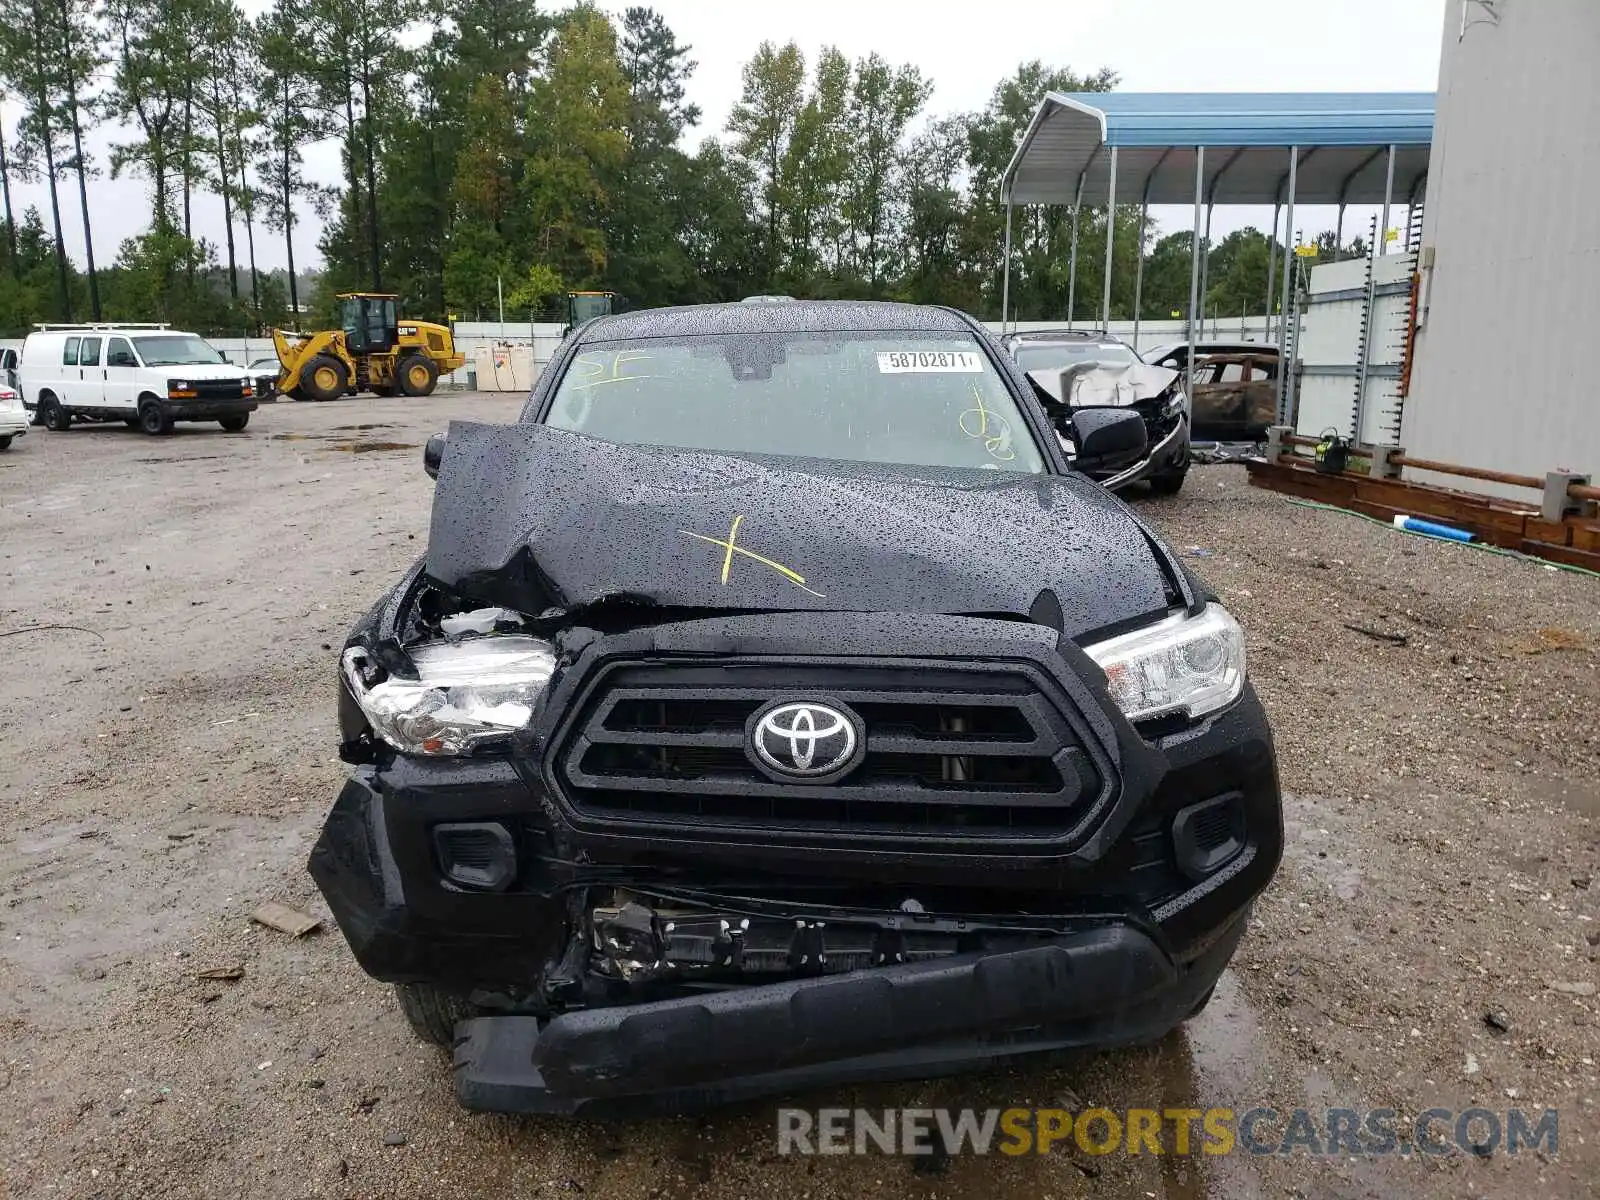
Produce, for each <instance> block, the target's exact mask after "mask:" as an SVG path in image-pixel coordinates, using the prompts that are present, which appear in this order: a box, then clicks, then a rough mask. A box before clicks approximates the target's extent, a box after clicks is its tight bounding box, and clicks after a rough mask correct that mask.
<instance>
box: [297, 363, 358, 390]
mask: <svg viewBox="0 0 1600 1200" xmlns="http://www.w3.org/2000/svg"><path fill="white" fill-rule="evenodd" d="M348 386H349V380H348V379H347V378H346V376H345V370H344V364H343V363H342V362H340V361H339V360H338V359H337V358H334V357H333V355H331V354H319V355H317V356H316V357H315V358H313V359H312V360H311V361H310V362H308V363H307V364H306V366H305V369H304V370H303V371H301V372H300V387H301V389H302V390H303V391H304V392H305V394H306V395H307V396H309V397H310V398H311V399H313V400H337V399H338V398H339V397H340V396H342V395H344V390H345V388H346V387H348Z"/></svg>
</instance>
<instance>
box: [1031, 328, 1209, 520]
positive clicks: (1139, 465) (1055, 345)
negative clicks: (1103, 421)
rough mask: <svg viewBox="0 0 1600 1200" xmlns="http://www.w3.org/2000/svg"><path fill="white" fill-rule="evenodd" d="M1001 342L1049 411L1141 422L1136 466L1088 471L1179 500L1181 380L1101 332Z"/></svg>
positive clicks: (1183, 466)
mask: <svg viewBox="0 0 1600 1200" xmlns="http://www.w3.org/2000/svg"><path fill="white" fill-rule="evenodd" d="M1003 344H1004V345H1005V347H1006V349H1007V350H1008V351H1009V352H1010V354H1011V357H1012V358H1013V359H1015V360H1016V363H1017V365H1018V366H1020V367H1021V368H1022V369H1023V370H1024V371H1026V372H1027V373H1028V376H1029V378H1030V379H1031V380H1032V381H1033V382H1034V384H1035V385H1036V386H1037V387H1038V389H1039V391H1040V392H1041V396H1040V398H1041V399H1042V400H1043V402H1044V403H1045V405H1046V407H1047V408H1049V409H1050V410H1051V411H1052V413H1055V412H1056V410H1057V409H1058V408H1059V409H1060V415H1061V416H1065V417H1070V416H1071V414H1072V412H1074V411H1076V410H1079V409H1085V408H1099V407H1113V408H1130V409H1132V410H1133V411H1134V412H1137V413H1138V414H1139V416H1140V417H1141V418H1142V419H1143V421H1144V424H1145V438H1146V441H1147V443H1148V448H1147V450H1146V451H1145V453H1144V455H1143V456H1141V457H1140V458H1138V459H1137V460H1135V461H1134V462H1133V463H1131V464H1129V465H1127V466H1122V467H1118V468H1116V469H1114V470H1109V469H1095V470H1090V471H1089V472H1088V473H1089V474H1090V475H1092V476H1093V477H1094V478H1096V479H1098V480H1099V481H1100V482H1101V483H1102V484H1103V485H1105V486H1106V487H1107V488H1109V489H1111V490H1112V491H1117V490H1120V489H1122V488H1125V487H1128V486H1130V485H1131V484H1134V483H1138V482H1139V481H1141V480H1148V481H1149V483H1150V487H1151V489H1152V490H1153V491H1155V492H1156V493H1158V494H1160V495H1164V496H1172V495H1176V494H1177V493H1178V491H1179V489H1181V488H1182V487H1183V481H1184V479H1185V478H1186V477H1187V476H1188V474H1189V400H1188V396H1187V395H1186V394H1185V392H1184V388H1183V377H1182V375H1181V374H1180V373H1179V372H1177V371H1174V370H1170V369H1168V368H1165V367H1155V366H1149V365H1147V364H1145V363H1144V362H1142V361H1140V359H1139V356H1138V355H1137V354H1135V353H1134V351H1133V347H1132V346H1129V345H1128V344H1127V343H1126V342H1123V341H1121V340H1119V339H1118V338H1116V337H1115V336H1114V335H1112V334H1109V333H1106V332H1104V331H1103V330H1070V329H1046V330H1031V331H1028V332H1025V333H1013V334H1009V335H1007V336H1006V337H1005V339H1004V342H1003Z"/></svg>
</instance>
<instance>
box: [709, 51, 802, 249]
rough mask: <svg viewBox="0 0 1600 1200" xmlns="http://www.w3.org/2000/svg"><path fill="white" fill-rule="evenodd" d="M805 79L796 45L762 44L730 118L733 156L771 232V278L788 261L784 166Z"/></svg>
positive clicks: (768, 240) (768, 237) (766, 246)
mask: <svg viewBox="0 0 1600 1200" xmlns="http://www.w3.org/2000/svg"><path fill="white" fill-rule="evenodd" d="M805 80H806V60H805V57H804V55H802V54H801V53H800V48H799V47H798V46H796V45H795V44H794V43H793V42H790V43H788V44H787V45H785V46H783V47H782V48H779V47H777V46H774V45H773V44H772V43H771V42H762V43H761V45H760V47H759V48H758V49H757V50H756V53H755V57H754V58H752V59H751V60H750V61H749V62H747V63H745V65H744V88H743V91H742V92H741V94H740V98H739V103H737V104H735V105H734V106H733V109H732V111H731V112H730V113H729V115H728V132H729V133H731V134H733V137H734V141H733V152H734V154H736V155H737V156H738V157H739V158H741V159H742V160H744V162H745V164H746V166H747V167H748V169H749V174H750V176H751V178H752V179H753V181H754V184H755V189H756V196H757V204H758V207H759V209H760V211H761V213H762V216H763V224H764V225H765V228H766V238H765V242H764V245H763V251H764V257H765V262H764V264H763V266H764V274H765V275H766V276H767V278H769V279H771V278H772V277H773V276H774V275H775V273H776V272H777V270H778V267H779V265H780V263H781V262H782V252H781V247H780V242H779V231H780V230H781V229H782V228H783V224H784V218H785V212H786V209H785V202H786V197H785V195H784V188H783V161H784V156H785V154H786V153H787V151H788V147H789V140H790V138H791V137H793V136H794V129H795V123H796V122H797V121H798V120H799V119H800V110H801V108H802V107H803V106H804V104H805Z"/></svg>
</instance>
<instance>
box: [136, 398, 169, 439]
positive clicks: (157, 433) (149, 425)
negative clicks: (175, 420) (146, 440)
mask: <svg viewBox="0 0 1600 1200" xmlns="http://www.w3.org/2000/svg"><path fill="white" fill-rule="evenodd" d="M139 428H140V429H142V430H143V431H144V432H145V433H148V434H149V435H150V436H151V437H161V436H163V435H164V434H168V433H171V432H172V418H171V417H169V416H168V415H167V413H166V410H165V409H163V408H162V407H161V405H160V404H159V403H158V402H157V401H155V400H144V401H142V402H141V403H140V404H139Z"/></svg>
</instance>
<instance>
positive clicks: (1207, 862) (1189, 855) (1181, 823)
mask: <svg viewBox="0 0 1600 1200" xmlns="http://www.w3.org/2000/svg"><path fill="white" fill-rule="evenodd" d="M1244 826H1245V822H1244V797H1243V796H1242V795H1241V794H1240V793H1238V792H1228V793H1227V794H1226V795H1222V796H1214V797H1212V798H1211V799H1210V800H1202V801H1201V802H1200V803H1199V804H1191V805H1189V807H1188V808H1185V809H1182V810H1181V811H1180V812H1179V813H1178V815H1177V816H1176V817H1174V818H1173V819H1172V850H1173V854H1174V856H1175V857H1176V858H1177V862H1178V869H1179V870H1180V871H1182V872H1183V873H1184V874H1185V875H1187V876H1188V877H1189V878H1190V879H1192V880H1194V881H1195V882H1196V883H1198V882H1199V881H1200V880H1202V879H1204V878H1206V876H1208V875H1213V874H1215V873H1216V872H1217V871H1218V870H1220V869H1221V868H1222V867H1224V866H1226V865H1227V864H1228V863H1229V862H1231V861H1232V860H1233V859H1234V858H1235V857H1237V856H1238V854H1239V851H1241V850H1243V849H1244V837H1245V827H1244Z"/></svg>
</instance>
